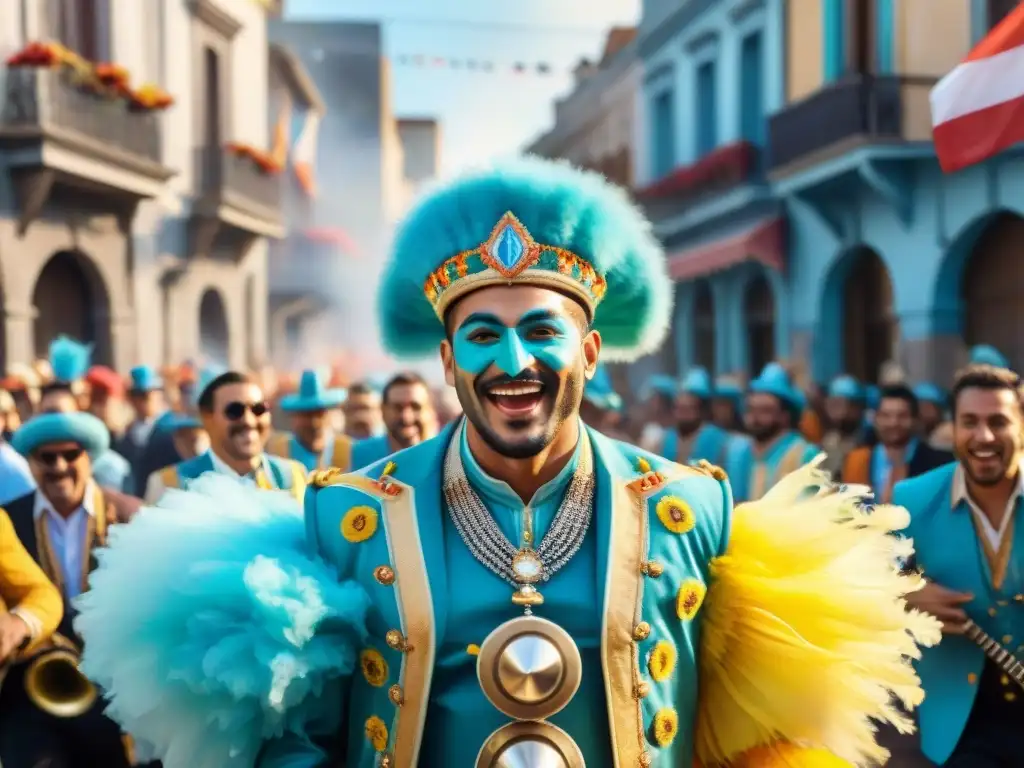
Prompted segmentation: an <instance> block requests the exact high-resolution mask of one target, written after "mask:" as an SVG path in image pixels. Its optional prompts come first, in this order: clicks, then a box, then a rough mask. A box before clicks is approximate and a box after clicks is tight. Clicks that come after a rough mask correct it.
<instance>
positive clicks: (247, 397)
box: [146, 371, 306, 504]
mask: <svg viewBox="0 0 1024 768" xmlns="http://www.w3.org/2000/svg"><path fill="white" fill-rule="evenodd" d="M198 404H199V418H200V421H201V422H202V425H203V428H204V429H205V430H206V432H207V434H208V435H209V438H210V449H209V450H208V451H206V452H204V453H202V454H200V455H199V456H196V457H195V458H194V459H188V460H186V461H182V462H179V463H178V464H174V465H172V466H170V467H166V468H164V469H163V470H161V471H160V472H159V473H158V474H157V475H156V476H154V477H152V478H151V479H150V481H149V483H147V486H146V501H147V502H149V503H151V504H154V503H156V502H157V500H159V498H160V497H161V496H162V495H163V492H164V490H166V489H167V488H182V487H185V486H186V485H187V484H188V483H189V482H191V481H192V480H195V479H196V478H197V477H199V476H200V475H203V474H206V473H207V472H216V473H218V474H223V475H228V476H230V477H235V478H238V479H239V480H240V481H241V482H243V483H250V484H253V485H255V486H257V487H259V488H263V489H265V490H285V491H289V492H290V493H291V494H292V495H293V496H294V497H295V498H296V499H297V500H299V501H301V500H302V494H303V492H304V491H305V489H306V468H305V467H304V466H303V465H302V464H300V463H299V462H297V461H292V460H291V459H282V458H279V457H277V456H271V455H270V454H268V453H266V451H265V447H266V444H267V438H268V437H269V436H270V432H271V427H270V406H269V405H268V404H267V401H266V399H265V398H264V395H263V390H262V389H261V388H260V386H259V384H257V383H256V380H255V379H253V378H252V377H250V376H248V375H246V374H244V373H239V372H238V371H226V372H224V373H222V374H220V375H219V376H216V377H215V378H213V379H212V380H211V381H210V382H209V383H208V384H206V385H205V386H204V387H202V389H201V391H199V393H198Z"/></svg>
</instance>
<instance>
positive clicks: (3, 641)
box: [0, 509, 64, 665]
mask: <svg viewBox="0 0 1024 768" xmlns="http://www.w3.org/2000/svg"><path fill="white" fill-rule="evenodd" d="M63 614H64V605H63V601H62V600H61V599H60V592H58V591H57V588H56V587H55V586H53V584H52V583H51V582H50V580H49V579H48V578H46V574H45V573H43V571H42V569H41V568H40V567H39V566H38V565H36V562H35V560H33V559H32V557H31V555H29V553H28V551H27V550H26V549H25V547H23V546H22V545H21V542H20V541H19V540H18V536H17V534H15V532H14V526H13V525H12V524H11V518H10V517H8V516H7V513H6V512H5V511H3V510H2V509H0V665H2V664H4V663H5V662H7V661H8V660H10V659H11V658H12V657H13V656H14V655H15V654H16V653H17V652H18V650H19V649H21V648H23V647H26V646H30V645H35V644H36V643H39V642H41V641H43V640H45V639H46V638H48V637H49V636H50V635H52V634H53V633H54V631H55V630H56V629H57V625H58V624H59V623H60V620H61V618H62V616H63Z"/></svg>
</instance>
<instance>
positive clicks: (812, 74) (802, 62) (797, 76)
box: [785, 0, 835, 103]
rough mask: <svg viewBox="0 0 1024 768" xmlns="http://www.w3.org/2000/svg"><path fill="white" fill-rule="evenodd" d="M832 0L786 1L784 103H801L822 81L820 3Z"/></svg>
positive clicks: (822, 48) (821, 18)
mask: <svg viewBox="0 0 1024 768" xmlns="http://www.w3.org/2000/svg"><path fill="white" fill-rule="evenodd" d="M823 2H825V3H827V2H835V0H788V2H786V62H785V63H786V102H787V103H792V102H795V101H800V100H801V99H804V98H805V97H807V96H809V95H811V94H812V93H814V92H815V91H816V90H818V89H819V88H821V85H822V82H823V81H824V72H823V71H822V63H823V61H824V55H825V51H824V41H823V39H822V27H823V16H822V6H821V4H822V3H823Z"/></svg>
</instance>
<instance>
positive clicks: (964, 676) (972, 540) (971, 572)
mask: <svg viewBox="0 0 1024 768" xmlns="http://www.w3.org/2000/svg"><path fill="white" fill-rule="evenodd" d="M959 466H960V465H959V464H958V463H953V464H946V465H945V466H942V467H939V468H938V469H933V470H932V471H931V472H927V473H925V474H923V475H920V476H918V477H914V478H911V479H909V480H904V481H902V482H900V483H897V484H896V487H895V489H894V490H893V499H892V503H893V504H897V505H899V506H902V507H906V508H907V510H908V511H909V512H910V526H909V527H908V528H907V529H906V531H905V533H906V535H907V536H908V537H910V538H912V539H913V540H914V550H915V557H916V562H917V565H918V567H920V568H921V569H922V571H923V572H924V575H925V576H926V577H927V578H929V579H932V580H934V581H936V582H937V583H939V584H941V585H942V586H944V587H947V588H948V589H953V590H956V591H958V592H968V593H970V594H973V595H974V599H973V600H972V601H971V602H969V603H967V604H966V605H964V606H963V608H964V610H965V611H966V612H967V616H968V617H969V618H970V619H971V620H972V621H973V622H974V623H975V624H977V625H978V626H979V627H981V629H982V630H984V631H985V632H986V633H987V634H988V635H989V636H990V637H992V638H994V639H995V640H996V641H998V642H1000V643H1002V644H1003V646H1004V647H1005V648H1006V649H1007V650H1009V651H1010V652H1011V653H1014V654H1017V655H1018V656H1020V654H1021V653H1022V652H1024V606H1022V605H1021V603H1020V602H1019V601H1018V600H1019V599H1020V597H1021V594H1022V593H1024V525H1015V523H1016V522H1018V521H1019V514H1020V506H1021V501H1020V500H1019V499H1018V501H1017V506H1016V508H1015V509H1014V511H1013V514H1014V521H1012V522H1011V528H1010V529H1009V530H1008V531H1007V535H1006V538H1005V539H1004V543H1003V546H1002V547H1001V548H1000V551H999V552H997V553H989V552H988V551H987V548H986V547H984V546H983V544H982V542H981V540H980V539H979V537H978V534H977V532H976V530H975V527H974V520H973V518H972V512H971V510H970V507H969V506H968V505H967V502H966V501H963V500H956V503H954V495H955V494H954V479H955V476H956V471H957V467H959ZM984 664H985V655H984V653H983V652H982V650H981V648H979V647H978V646H977V645H975V644H974V643H973V642H971V641H970V640H968V639H967V638H965V637H959V636H956V635H946V636H944V637H943V639H942V642H941V643H939V644H938V645H937V646H935V647H933V648H924V649H923V650H922V656H921V660H920V662H918V664H917V670H918V674H919V675H920V676H921V682H922V686H923V688H924V691H925V698H924V702H923V703H922V704H921V706H920V708H919V709H918V715H919V722H920V728H921V747H922V749H923V751H924V753H925V755H927V756H928V758H929V759H930V760H932V761H934V762H935V763H938V764H939V765H942V764H943V763H944V762H945V761H946V760H947V759H948V758H949V756H950V755H951V754H952V753H953V750H954V749H955V748H956V744H957V741H958V740H959V739H960V735H961V734H962V733H963V730H964V726H966V725H967V718H968V717H969V716H970V714H971V708H972V707H973V706H974V697H975V694H976V693H977V690H978V681H979V680H980V678H981V672H982V669H983V667H984ZM1011 685H1013V684H1012V683H1011ZM1008 690H1010V691H1011V692H1014V693H1017V692H1016V691H1014V690H1013V689H1008Z"/></svg>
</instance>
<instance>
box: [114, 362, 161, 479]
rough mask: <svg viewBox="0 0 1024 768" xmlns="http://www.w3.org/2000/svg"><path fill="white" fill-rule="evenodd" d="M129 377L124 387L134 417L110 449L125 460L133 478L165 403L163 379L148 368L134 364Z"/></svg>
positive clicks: (152, 369) (151, 368)
mask: <svg viewBox="0 0 1024 768" xmlns="http://www.w3.org/2000/svg"><path fill="white" fill-rule="evenodd" d="M129 378H130V380H131V384H130V386H129V388H128V401H129V403H130V404H131V407H132V411H133V412H134V414H135V417H134V418H133V419H132V421H131V423H130V424H129V425H128V427H127V428H126V429H125V431H124V434H123V435H122V436H121V437H120V438H118V439H117V440H116V441H115V443H114V449H115V450H116V451H117V452H118V453H120V454H121V455H122V456H124V457H125V458H126V459H128V463H129V464H131V466H132V472H133V476H134V474H135V470H136V468H137V467H138V464H139V462H140V460H141V459H142V456H143V454H144V453H145V451H146V445H147V444H148V443H149V439H150V437H152V435H153V428H154V426H155V425H156V420H157V418H158V417H159V416H160V414H161V413H163V411H164V409H165V406H166V404H165V402H164V392H163V389H164V382H163V379H161V378H160V375H159V374H158V373H157V372H156V369H154V368H153V367H152V366H149V365H138V366H136V367H134V368H132V369H131V371H130V372H129Z"/></svg>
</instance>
